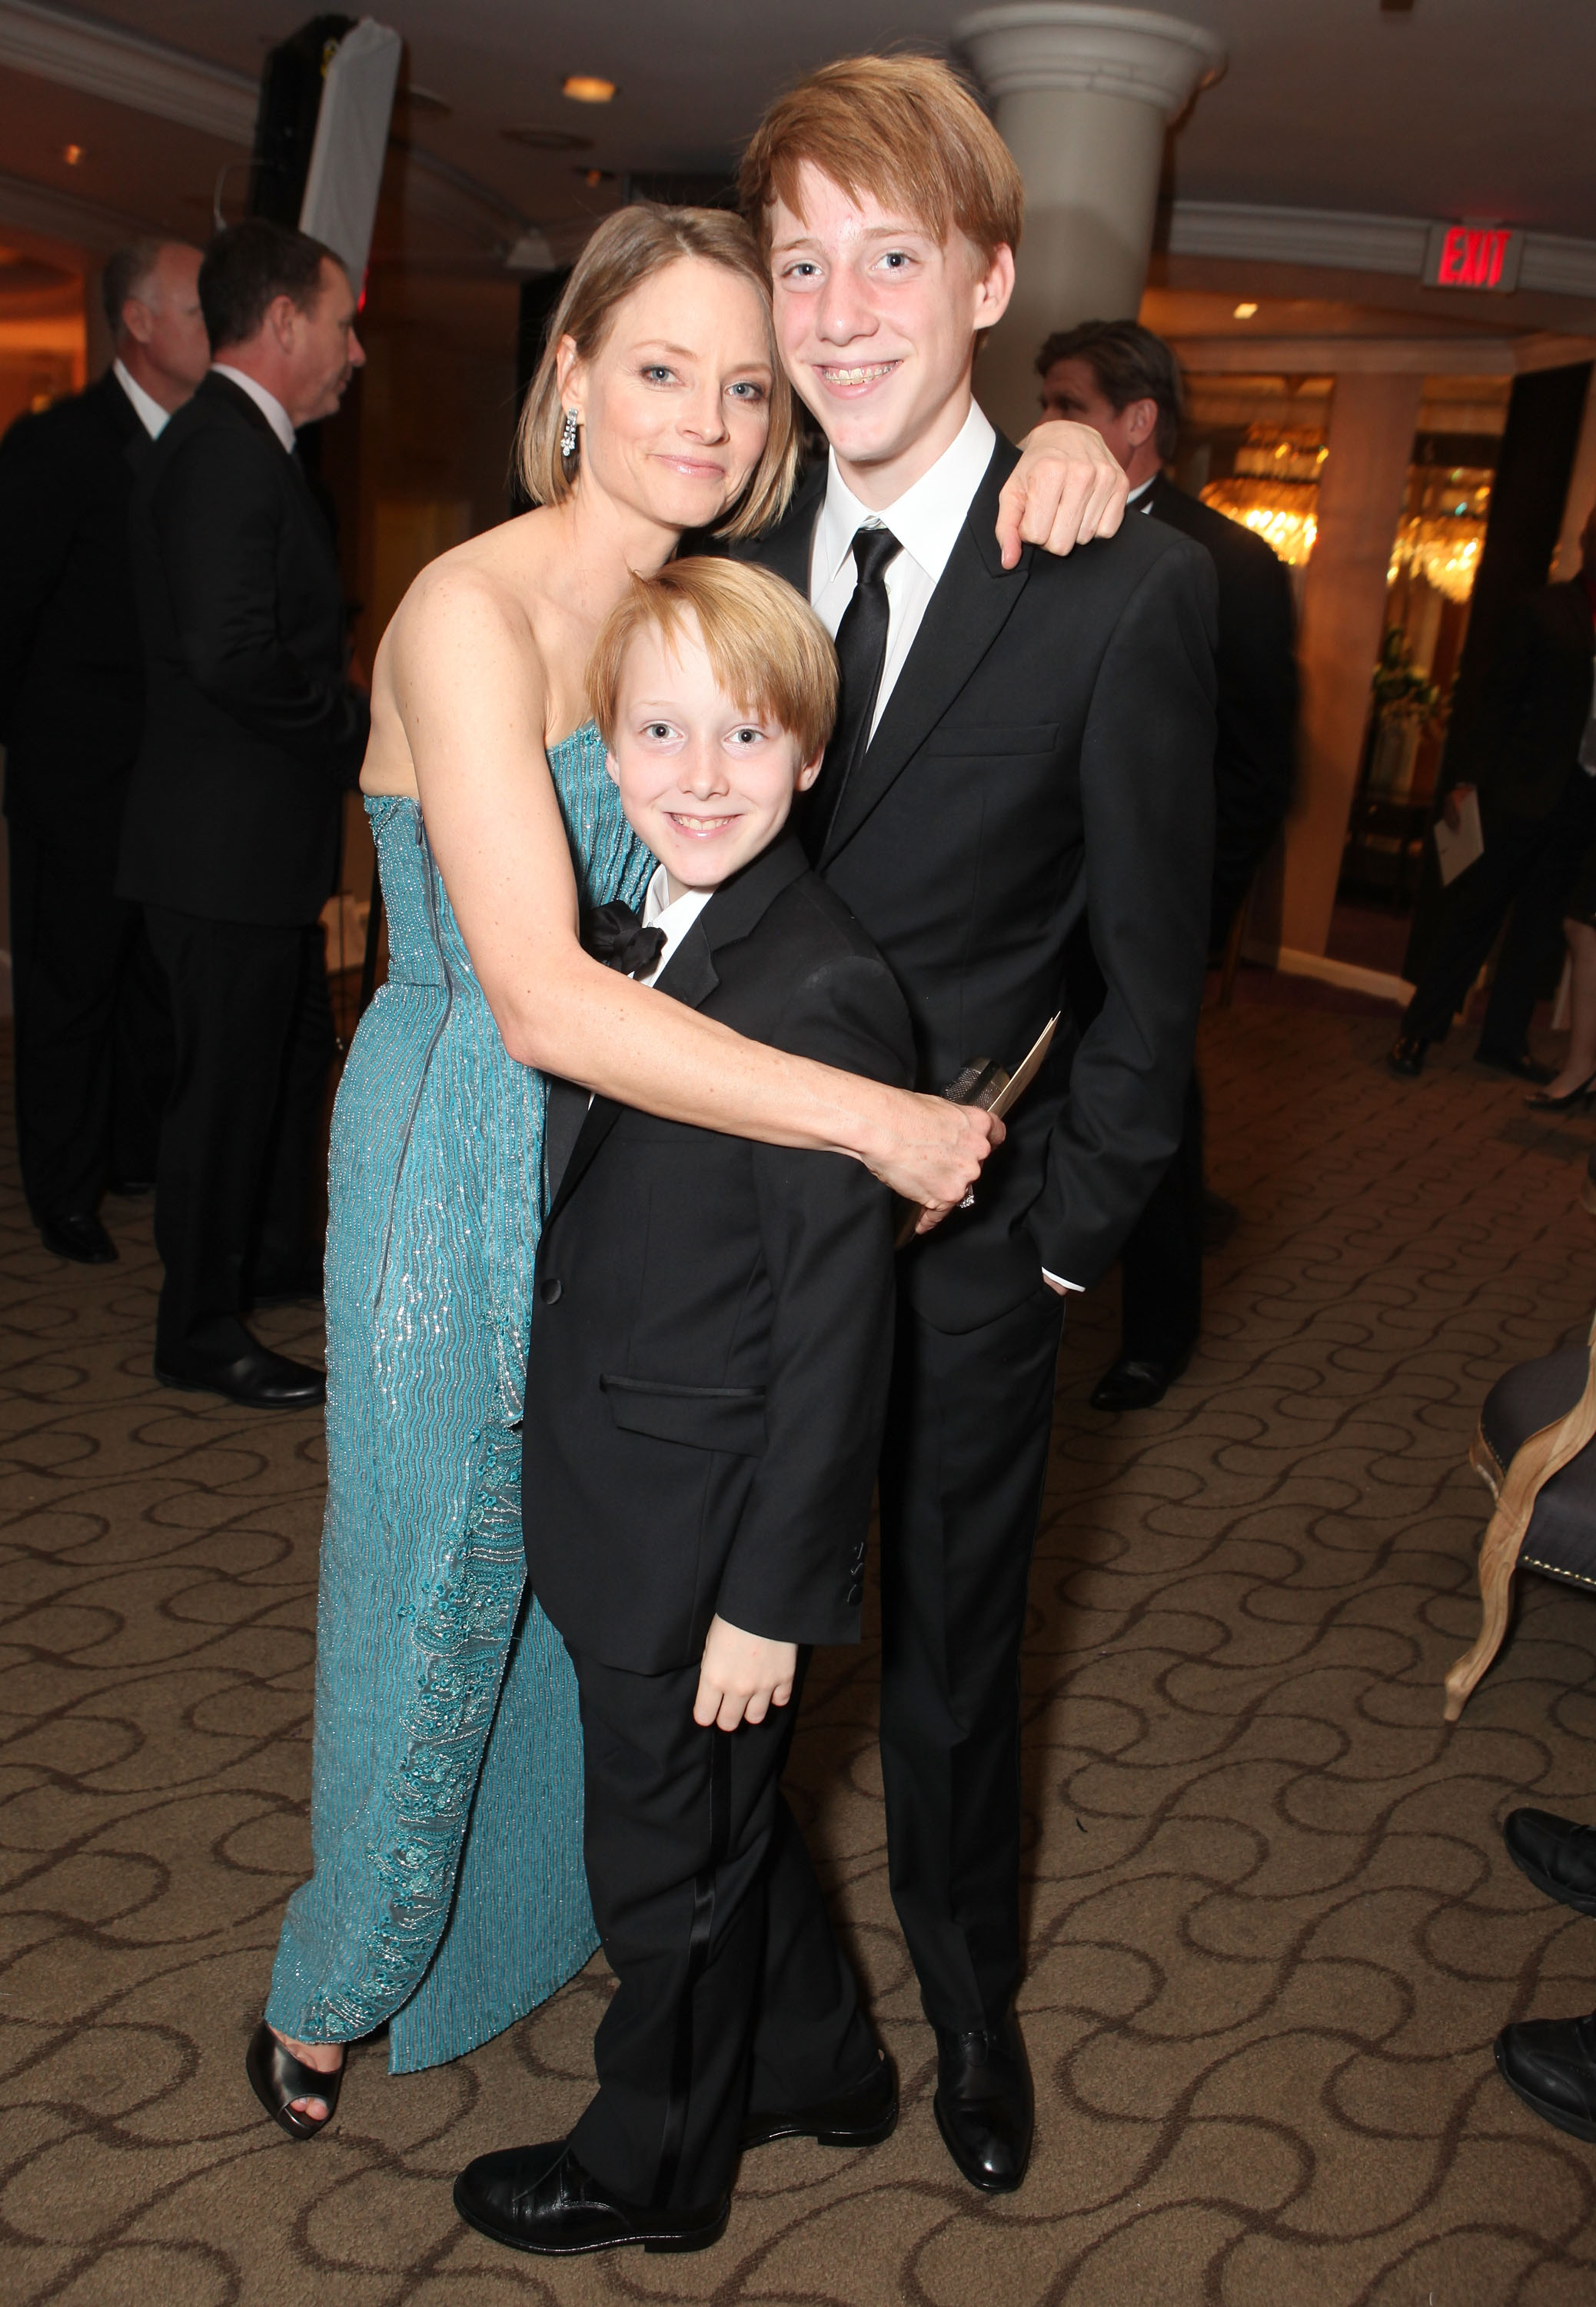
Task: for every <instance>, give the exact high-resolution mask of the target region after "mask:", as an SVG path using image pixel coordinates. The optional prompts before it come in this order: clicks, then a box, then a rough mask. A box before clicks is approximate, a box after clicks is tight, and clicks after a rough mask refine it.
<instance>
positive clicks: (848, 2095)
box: [743, 2058, 898, 2152]
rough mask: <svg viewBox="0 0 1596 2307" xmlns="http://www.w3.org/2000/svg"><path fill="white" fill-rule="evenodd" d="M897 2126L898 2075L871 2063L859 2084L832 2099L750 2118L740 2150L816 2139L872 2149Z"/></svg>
mask: <svg viewBox="0 0 1596 2307" xmlns="http://www.w3.org/2000/svg"><path fill="white" fill-rule="evenodd" d="M897 2123H898V2072H897V2069H896V2068H895V2067H894V2066H893V2064H892V2061H891V2059H887V2058H881V2059H877V2061H876V2062H875V2066H874V2067H873V2068H872V2069H871V2071H870V2072H869V2073H868V2074H867V2075H866V2078H865V2080H864V2081H863V2082H862V2083H856V2084H855V2085H854V2088H852V2090H850V2091H842V2092H841V2093H839V2095H838V2097H835V2098H828V2099H822V2100H820V2101H818V2102H817V2103H816V2104H815V2105H814V2106H805V2107H798V2108H797V2109H795V2110H794V2111H792V2112H791V2113H789V2114H760V2113H758V2112H755V2113H754V2114H750V2115H749V2116H748V2118H747V2122H746V2123H744V2124H743V2148H744V2151H745V2152H746V2151H747V2149H748V2148H751V2147H768V2146H769V2145H770V2143H771V2141H772V2139H817V2140H819V2141H820V2144H821V2145H822V2146H823V2147H878V2146H879V2145H880V2144H881V2141H882V2140H883V2139H890V2138H891V2137H892V2132H893V2131H894V2130H895V2129H896V2128H897Z"/></svg>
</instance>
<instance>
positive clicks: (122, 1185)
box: [106, 1177, 155, 1202]
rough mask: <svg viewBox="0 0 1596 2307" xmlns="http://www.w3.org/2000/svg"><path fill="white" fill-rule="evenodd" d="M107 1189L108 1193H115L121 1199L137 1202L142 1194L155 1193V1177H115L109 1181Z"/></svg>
mask: <svg viewBox="0 0 1596 2307" xmlns="http://www.w3.org/2000/svg"><path fill="white" fill-rule="evenodd" d="M106 1191H107V1194H115V1196H116V1197H117V1199H118V1200H119V1201H124V1202H136V1201H138V1200H139V1199H140V1198H141V1196H143V1195H145V1194H153V1193H154V1191H155V1179H153V1178H134V1177H127V1178H113V1179H110V1180H109V1182H108V1183H107V1187H106Z"/></svg>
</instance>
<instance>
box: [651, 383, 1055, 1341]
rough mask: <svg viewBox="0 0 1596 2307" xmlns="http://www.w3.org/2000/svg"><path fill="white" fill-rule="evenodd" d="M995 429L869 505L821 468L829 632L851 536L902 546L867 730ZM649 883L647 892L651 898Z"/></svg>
mask: <svg viewBox="0 0 1596 2307" xmlns="http://www.w3.org/2000/svg"><path fill="white" fill-rule="evenodd" d="M996 442H997V434H996V433H994V431H993V429H992V426H991V425H990V424H989V423H988V422H987V420H986V417H985V416H983V414H982V412H981V410H980V408H979V407H978V406H977V403H976V402H975V401H973V400H972V401H971V402H970V404H969V416H967V417H966V418H965V420H964V423H963V425H961V426H960V431H959V434H958V437H957V439H955V440H953V441H952V442H949V444H948V446H947V447H946V448H945V449H944V450H943V452H942V455H941V456H940V457H939V458H938V459H937V460H936V462H935V465H933V466H932V467H931V469H930V470H929V472H925V473H922V474H921V475H920V477H919V479H918V480H917V481H916V482H915V483H914V485H913V486H912V487H910V488H907V489H905V490H904V492H903V494H902V495H901V496H900V498H899V499H898V500H897V502H896V503H894V504H890V505H887V506H885V507H884V508H883V510H881V511H880V512H876V511H875V510H872V508H871V507H870V506H869V505H865V504H861V503H860V502H859V501H858V497H856V496H855V494H854V493H853V491H852V490H851V489H850V488H849V485H848V484H847V482H846V481H845V480H844V479H843V478H842V476H841V473H840V472H839V471H838V470H837V452H836V450H834V449H833V450H832V452H831V459H830V466H829V469H828V471H827V474H826V484H825V502H824V504H823V505H822V507H821V509H820V519H818V520H817V521H816V522H815V541H814V543H813V545H811V546H810V548H809V602H810V605H811V606H812V608H813V609H814V610H815V614H816V615H817V616H818V617H819V619H820V621H821V622H822V624H823V625H824V627H825V629H826V630H827V632H829V633H830V635H831V637H832V639H833V640H835V639H836V638H837V628H838V626H839V625H840V624H841V622H842V613H843V611H844V610H845V609H846V608H847V606H848V605H849V601H851V600H852V598H853V592H854V587H855V585H856V584H857V583H858V570H856V569H855V567H854V562H853V540H854V536H855V533H856V531H857V530H858V529H861V528H890V529H891V530H892V535H893V536H895V537H896V538H897V540H898V542H899V544H900V545H901V546H902V547H903V550H902V552H901V553H899V555H898V557H897V559H896V560H895V561H893V562H891V563H890V564H889V566H888V569H887V573H886V577H885V579H884V580H883V581H884V583H885V585H886V588H887V604H888V622H887V653H886V656H885V658H884V659H883V664H882V668H881V686H880V688H879V689H878V690H876V692H875V717H874V718H873V719H872V721H871V724H870V734H871V735H872V736H874V735H875V732H876V728H877V726H878V725H879V724H880V721H881V716H882V714H883V712H884V711H885V709H886V702H887V699H888V698H889V697H891V695H892V690H893V687H894V685H895V684H896V682H897V679H898V675H899V674H900V673H901V672H902V670H903V665H904V660H905V659H906V658H907V656H908V655H909V650H910V649H911V648H913V646H914V639H915V635H916V634H917V632H918V631H919V630H920V622H921V620H922V618H923V617H924V616H925V614H926V609H927V608H928V607H929V605H930V602H931V596H932V595H933V593H935V590H936V587H937V586H938V584H939V583H940V582H941V579H942V572H943V570H944V569H945V568H946V567H947V565H948V556H949V554H950V553H952V550H953V547H954V545H955V544H956V543H957V542H958V538H959V532H960V529H961V528H962V527H964V523H965V519H966V516H967V515H968V514H969V508H970V503H971V501H972V499H973V498H974V496H975V493H976V491H977V489H978V488H979V487H980V485H981V482H982V479H983V478H984V476H985V475H986V467H987V466H988V465H989V464H990V463H991V462H992V451H993V449H994V446H995V445H996ZM649 895H650V896H651V898H652V896H653V890H652V888H651V890H650V892H649ZM1042 1272H1043V1274H1044V1277H1045V1278H1046V1280H1047V1281H1049V1282H1052V1283H1053V1285H1054V1288H1055V1289H1059V1290H1067V1291H1071V1293H1074V1294H1077V1295H1078V1294H1079V1293H1080V1287H1081V1285H1080V1282H1066V1281H1065V1280H1064V1278H1063V1275H1062V1274H1049V1273H1048V1272H1047V1268H1046V1266H1044V1267H1043V1269H1042Z"/></svg>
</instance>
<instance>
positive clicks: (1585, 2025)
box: [1496, 2015, 1596, 2140]
mask: <svg viewBox="0 0 1596 2307" xmlns="http://www.w3.org/2000/svg"><path fill="white" fill-rule="evenodd" d="M1496 2054H1497V2066H1498V2070H1499V2071H1500V2073H1501V2077H1502V2080H1503V2081H1504V2082H1505V2083H1506V2086H1507V2088H1508V2089H1509V2090H1512V2091H1516V2092H1517V2093H1518V2096H1519V2097H1520V2098H1521V2099H1523V2103H1524V2105H1526V2106H1527V2107H1530V2108H1531V2109H1532V2110H1533V2112H1534V2113H1535V2114H1538V2115H1540V2116H1541V2117H1542V2118H1543V2119H1544V2121H1546V2122H1547V2123H1556V2124H1557V2126H1558V2130H1559V2131H1568V2132H1570V2133H1571V2134H1572V2135H1573V2136H1574V2137H1575V2139H1589V2140H1596V2015H1593V2016H1592V2017H1591V2018H1589V2019H1524V2020H1520V2021H1519V2023H1518V2024H1517V2025H1516V2026H1515V2027H1504V2028H1503V2029H1502V2031H1501V2033H1500V2034H1499V2035H1498V2037H1497V2040H1496Z"/></svg>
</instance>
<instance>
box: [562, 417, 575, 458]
mask: <svg viewBox="0 0 1596 2307" xmlns="http://www.w3.org/2000/svg"><path fill="white" fill-rule="evenodd" d="M559 453H560V455H561V456H562V457H574V456H575V455H576V410H575V409H574V408H568V409H567V410H566V413H565V423H564V424H563V425H561V426H560V428H559Z"/></svg>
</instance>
